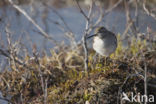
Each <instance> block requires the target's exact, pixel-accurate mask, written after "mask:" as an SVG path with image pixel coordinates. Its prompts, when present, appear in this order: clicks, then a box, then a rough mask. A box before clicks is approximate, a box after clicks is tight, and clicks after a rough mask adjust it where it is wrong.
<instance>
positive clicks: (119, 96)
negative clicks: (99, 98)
mask: <svg viewBox="0 0 156 104" xmlns="http://www.w3.org/2000/svg"><path fill="white" fill-rule="evenodd" d="M137 76H140V77H142V78H143V79H144V76H143V75H141V74H139V73H138V74H130V75H129V76H127V77H126V79H125V81H124V82H123V84H122V85H121V86H120V87H119V90H118V98H117V104H122V100H121V98H122V95H121V93H122V89H123V87H124V85H125V84H126V83H127V81H128V80H129V79H130V78H133V77H137ZM119 101H120V103H119Z"/></svg>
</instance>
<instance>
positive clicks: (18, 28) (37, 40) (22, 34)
mask: <svg viewBox="0 0 156 104" xmlns="http://www.w3.org/2000/svg"><path fill="white" fill-rule="evenodd" d="M21 8H22V9H24V10H25V11H26V12H27V13H28V14H29V15H30V16H31V17H32V18H33V19H34V20H35V21H36V22H37V23H38V24H39V25H40V26H41V27H42V28H43V29H44V30H45V31H46V32H48V34H49V35H52V36H53V37H54V39H55V40H57V41H59V42H61V41H65V43H68V42H69V40H68V38H67V37H65V35H64V32H62V31H61V30H60V28H59V27H58V26H57V25H56V24H53V23H52V22H51V20H52V21H57V22H59V23H60V24H61V25H62V26H64V25H63V22H62V21H61V19H60V18H59V17H58V16H57V15H56V14H55V13H54V12H53V11H52V9H51V8H52V7H51V8H48V10H47V11H48V13H47V18H46V19H45V20H44V19H43V18H42V17H43V14H44V13H45V7H44V6H43V5H42V4H39V3H38V5H35V8H36V9H35V10H36V11H34V12H31V11H33V9H32V8H31V6H29V5H23V6H21ZM57 12H58V13H59V14H60V15H61V16H62V17H63V19H64V21H65V22H66V23H67V24H68V26H69V27H70V29H71V30H72V31H73V32H74V34H75V38H76V40H77V41H78V40H80V39H81V37H82V34H83V32H84V29H85V19H84V17H83V16H82V14H80V12H79V10H78V9H77V8H76V7H72V6H71V7H65V8H61V9H57ZM131 12H132V17H134V11H133V10H132V11H131ZM0 18H1V19H2V20H1V22H0V32H1V35H2V39H3V40H4V43H5V44H6V35H5V27H6V26H7V25H9V29H10V31H11V32H12V39H13V41H17V40H18V39H19V38H22V42H23V43H24V44H25V45H26V47H27V48H28V49H31V47H30V46H31V44H30V42H28V41H30V40H31V41H32V43H33V44H36V45H37V47H38V49H39V50H40V49H42V48H43V47H44V46H46V47H47V48H48V49H49V48H52V47H53V44H52V43H51V42H47V41H46V42H45V39H44V38H43V36H41V35H40V34H39V33H37V32H35V31H38V30H37V28H36V27H35V26H34V25H33V24H32V23H30V22H29V21H28V20H27V18H26V17H25V16H24V15H23V14H21V13H19V12H17V11H16V10H15V9H14V8H12V7H11V6H8V7H3V8H1V9H0ZM45 23H46V24H45ZM100 25H104V26H106V27H107V28H108V29H109V30H111V31H113V32H114V33H121V34H122V33H123V31H124V30H125V26H126V17H125V12H124V11H123V10H114V11H112V12H111V13H110V14H108V15H107V16H105V17H104V20H103V21H102V23H101V24H100ZM147 26H150V27H152V28H153V30H156V21H155V20H154V19H152V18H151V17H149V16H147V15H145V14H144V13H143V12H139V28H140V31H141V32H145V31H146V27H147ZM64 27H65V26H64ZM29 37H30V39H29Z"/></svg>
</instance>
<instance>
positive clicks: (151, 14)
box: [143, 0, 156, 20]
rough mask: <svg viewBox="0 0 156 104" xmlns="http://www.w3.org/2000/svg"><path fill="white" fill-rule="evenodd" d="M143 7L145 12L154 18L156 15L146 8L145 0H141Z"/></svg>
mask: <svg viewBox="0 0 156 104" xmlns="http://www.w3.org/2000/svg"><path fill="white" fill-rule="evenodd" d="M143 9H144V11H145V12H146V13H147V15H149V16H151V17H153V18H154V19H155V20H156V15H155V14H154V13H151V12H150V11H149V10H148V9H147V8H146V0H144V1H143Z"/></svg>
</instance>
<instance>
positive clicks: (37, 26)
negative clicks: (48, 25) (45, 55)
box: [8, 0, 58, 45]
mask: <svg viewBox="0 0 156 104" xmlns="http://www.w3.org/2000/svg"><path fill="white" fill-rule="evenodd" d="M8 1H9V3H10V4H11V5H12V6H13V7H14V8H15V9H17V10H18V11H19V12H20V13H22V14H23V15H24V16H25V17H26V18H27V19H28V20H29V21H30V22H31V23H32V24H33V25H34V26H35V27H36V28H37V29H38V30H39V31H40V32H41V33H42V36H44V37H45V38H47V39H49V40H51V41H52V42H53V43H54V44H55V45H58V43H57V41H56V40H54V39H53V37H52V36H49V35H48V34H47V33H46V32H45V31H44V30H43V29H42V28H41V27H40V26H39V25H38V24H37V23H36V22H35V21H34V20H33V19H32V18H31V17H30V16H29V15H28V14H27V13H26V12H25V11H24V10H23V9H21V8H20V7H19V6H18V5H16V4H14V3H13V1H12V0H8Z"/></svg>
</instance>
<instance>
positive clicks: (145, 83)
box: [144, 62, 147, 104]
mask: <svg viewBox="0 0 156 104" xmlns="http://www.w3.org/2000/svg"><path fill="white" fill-rule="evenodd" d="M144 67H145V68H144V94H145V95H146V96H147V64H146V62H145V63H144ZM144 104H147V102H146V101H145V102H144Z"/></svg>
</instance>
